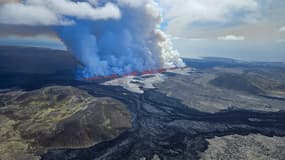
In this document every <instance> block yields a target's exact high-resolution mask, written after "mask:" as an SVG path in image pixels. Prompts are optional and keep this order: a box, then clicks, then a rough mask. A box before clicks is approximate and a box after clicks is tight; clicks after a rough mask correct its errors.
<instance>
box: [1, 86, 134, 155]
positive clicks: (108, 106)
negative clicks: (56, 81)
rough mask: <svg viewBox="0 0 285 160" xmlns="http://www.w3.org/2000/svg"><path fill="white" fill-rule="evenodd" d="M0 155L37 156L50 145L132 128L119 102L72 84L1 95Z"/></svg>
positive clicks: (87, 142)
mask: <svg viewBox="0 0 285 160" xmlns="http://www.w3.org/2000/svg"><path fill="white" fill-rule="evenodd" d="M0 102H1V103H0V125H1V128H0V142H1V143H0V159H1V160H36V159H40V158H39V157H37V155H39V154H43V153H45V152H46V151H47V150H48V149H59V148H87V147H90V146H94V145H95V144H97V143H100V142H102V141H107V140H111V139H113V138H115V137H117V136H118V135H119V134H121V133H122V132H124V131H125V130H127V129H128V128H130V127H131V116H130V113H129V112H128V111H127V108H126V106H125V105H124V104H122V103H121V102H119V101H117V100H115V99H112V98H96V97H93V96H91V95H89V94H88V93H87V92H86V91H82V90H80V89H76V88H74V87H63V86H53V87H46V88H43V89H38V90H34V91H30V92H24V91H11V92H7V93H2V94H0Z"/></svg>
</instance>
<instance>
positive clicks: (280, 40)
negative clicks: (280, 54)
mask: <svg viewBox="0 0 285 160" xmlns="http://www.w3.org/2000/svg"><path fill="white" fill-rule="evenodd" d="M276 42H277V43H285V39H278V40H277V41H276Z"/></svg>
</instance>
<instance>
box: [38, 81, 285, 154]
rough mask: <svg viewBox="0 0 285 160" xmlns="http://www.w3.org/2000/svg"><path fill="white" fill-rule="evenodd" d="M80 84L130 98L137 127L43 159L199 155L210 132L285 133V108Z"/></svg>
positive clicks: (99, 93)
mask: <svg viewBox="0 0 285 160" xmlns="http://www.w3.org/2000/svg"><path fill="white" fill-rule="evenodd" d="M73 86H74V84H73ZM76 87H78V88H81V89H84V90H87V91H88V92H89V93H90V94H92V95H94V96H107V97H113V98H116V99H118V100H121V101H122V102H124V103H125V104H127V105H128V108H129V110H130V111H131V113H132V115H133V127H132V129H130V130H129V131H127V132H125V133H124V134H122V135H121V136H119V137H118V138H116V139H114V140H112V141H109V142H104V143H101V144H97V145H95V146H93V147H90V148H85V149H59V150H50V151H49V152H48V153H47V154H44V155H42V160H93V159H96V160H97V159H98V160H135V159H140V158H141V157H146V158H147V159H151V158H152V157H153V155H154V154H157V155H159V157H160V158H161V159H162V160H185V159H187V160H191V159H193V160H194V159H195V160H196V159H199V153H200V152H203V151H205V150H206V149H207V146H208V142H207V141H206V138H213V137H215V136H225V135H232V134H240V135H248V134H250V133H256V134H257V133H258V134H262V135H266V136H285V113H284V112H277V113H272V112H270V113H269V112H253V111H245V110H228V111H222V112H219V113H215V114H210V113H203V112H199V111H197V110H194V109H189V108H188V107H187V106H185V105H183V104H182V103H181V102H180V101H179V100H176V99H174V98H170V97H167V96H165V95H163V94H161V93H159V92H156V91H155V90H148V91H146V92H145V94H143V95H138V94H135V93H132V92H129V91H126V90H124V89H122V88H121V87H111V86H101V85H97V84H91V83H87V84H85V83H83V82H81V83H78V84H77V85H76Z"/></svg>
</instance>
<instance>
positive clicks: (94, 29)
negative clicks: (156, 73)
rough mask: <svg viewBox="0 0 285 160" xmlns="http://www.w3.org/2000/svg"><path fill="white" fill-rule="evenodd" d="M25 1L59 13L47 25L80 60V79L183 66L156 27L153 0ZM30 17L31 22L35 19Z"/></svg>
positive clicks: (157, 25)
mask: <svg viewBox="0 0 285 160" xmlns="http://www.w3.org/2000/svg"><path fill="white" fill-rule="evenodd" d="M28 2H29V3H30V4H32V6H34V5H36V6H40V7H42V6H49V7H47V9H48V10H47V11H49V10H51V11H52V13H56V17H60V19H58V18H57V19H56V20H53V21H50V22H54V24H53V23H51V24H48V25H52V26H53V27H52V28H53V29H54V30H55V31H56V32H57V34H58V36H59V37H60V38H61V39H62V41H63V42H64V43H65V45H66V46H67V48H68V49H69V50H70V51H71V52H72V53H73V54H74V55H75V56H76V57H77V58H78V59H79V60H80V61H81V62H82V63H83V64H84V66H85V67H84V69H82V70H81V71H80V75H79V76H80V77H90V76H101V75H112V74H127V73H131V72H134V71H139V72H140V71H145V70H152V69H158V68H171V67H181V66H184V63H183V62H182V60H181V59H180V58H179V55H178V53H177V52H176V51H175V50H174V49H173V48H172V44H171V42H170V41H169V40H168V38H167V36H166V35H165V34H164V33H163V32H162V31H161V30H160V29H159V24H160V23H161V16H160V10H159V7H158V4H157V3H156V2H155V1H154V0H111V1H110V0H109V1H107V0H89V1H88V2H86V1H85V2H80V1H76V2H75V1H68V0H61V1H55V0H46V1H42V0H37V1H36V0H28ZM40 4H43V5H40ZM22 5H25V6H27V4H22ZM28 7H31V6H28ZM80 7H81V8H85V10H82V11H81V10H80ZM45 9H46V8H45ZM47 11H46V12H47ZM0 13H1V9H0ZM0 20H1V19H0ZM32 20H33V22H37V21H36V20H37V19H36V18H34V19H32ZM37 23H38V24H37V25H39V24H40V25H41V23H42V22H41V21H40V22H37ZM58 24H60V25H58Z"/></svg>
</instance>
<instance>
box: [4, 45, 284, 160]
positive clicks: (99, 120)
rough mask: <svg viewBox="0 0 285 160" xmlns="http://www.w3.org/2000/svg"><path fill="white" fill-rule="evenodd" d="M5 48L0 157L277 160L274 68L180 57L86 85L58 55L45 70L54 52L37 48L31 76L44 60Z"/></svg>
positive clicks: (279, 82) (280, 82)
mask: <svg viewBox="0 0 285 160" xmlns="http://www.w3.org/2000/svg"><path fill="white" fill-rule="evenodd" d="M5 50H6V51H7V52H9V47H6V48H4V49H3V48H2V49H1V53H0V60H1V62H3V63H0V71H1V73H0V80H1V83H0V84H1V92H0V124H1V126H4V127H1V129H0V140H1V141H0V159H1V160H2V159H3V160H4V159H5V160H10V159H11V160H23V159H24V160H25V159H27V160H28V159H29V160H30V159H36V160H40V159H41V160H63V159H64V160H93V159H96V160H97V159H98V160H128V159H129V160H136V159H137V160H159V159H161V160H180V159H181V160H191V159H193V160H196V159H203V160H205V159H280V160H282V159H285V156H284V154H283V152H284V149H285V148H284V146H285V138H284V136H285V112H284V110H285V64H283V63H266V62H264V63H261V62H260V63H255V62H240V61H234V60H230V59H217V58H206V59H200V60H197V59H196V60H194V59H185V62H186V63H187V65H188V67H189V68H184V69H176V70H171V71H168V72H165V73H158V74H153V75H143V76H137V77H134V76H129V77H123V78H120V79H114V80H104V81H102V80H100V81H97V82H96V81H94V82H90V81H78V80H74V77H73V76H72V73H73V71H74V69H75V66H76V63H77V62H76V61H74V60H73V59H72V57H71V56H70V55H69V54H67V53H61V54H60V55H61V56H63V58H62V61H61V63H60V64H62V66H55V65H53V64H54V60H55V59H57V58H56V57H57V56H58V54H56V52H55V51H50V50H40V52H41V53H43V52H48V53H50V54H49V59H48V60H46V61H45V64H44V66H45V67H44V71H41V69H40V67H37V66H38V65H39V64H37V63H36V62H37V61H36V59H38V58H40V57H41V56H44V55H45V54H38V55H37V56H38V57H37V56H35V55H33V56H31V57H33V58H35V59H34V61H33V60H31V59H29V63H25V61H24V59H25V57H26V56H27V55H29V54H31V53H30V52H31V51H30V50H33V49H27V48H19V49H18V50H17V51H14V52H15V53H14V54H11V55H9V54H4V53H5ZM14 50H15V48H14ZM17 52H19V53H21V52H25V53H26V56H24V57H23V56H22V57H21V56H20V55H21V54H20V55H19V53H17ZM38 52H39V51H38ZM12 56H16V57H21V58H20V59H22V61H21V62H22V67H21V70H18V69H17V67H13V66H11V65H12V64H13V62H11V61H8V60H9V59H10V60H11V59H13V58H14V57H12ZM5 59H6V60H5ZM57 60H58V59H57ZM6 61H7V62H9V63H5V62H6ZM14 63H15V64H16V62H14ZM17 63H18V62H17ZM65 63H66V64H68V65H64V64H65ZM20 64H21V63H20ZM63 66H65V67H63ZM66 66H68V67H66ZM34 67H37V70H33V71H31V70H30V69H29V68H34ZM27 71H29V72H27Z"/></svg>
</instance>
